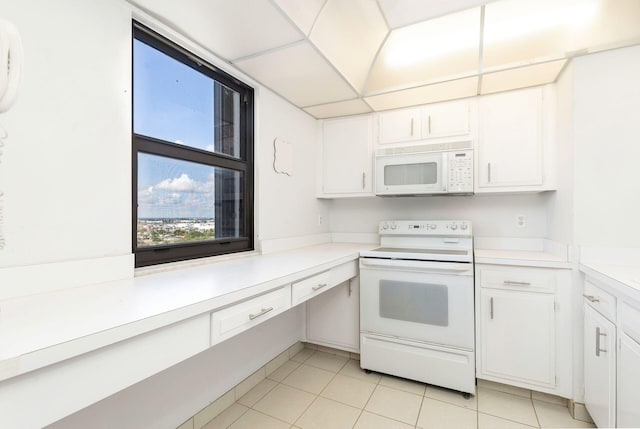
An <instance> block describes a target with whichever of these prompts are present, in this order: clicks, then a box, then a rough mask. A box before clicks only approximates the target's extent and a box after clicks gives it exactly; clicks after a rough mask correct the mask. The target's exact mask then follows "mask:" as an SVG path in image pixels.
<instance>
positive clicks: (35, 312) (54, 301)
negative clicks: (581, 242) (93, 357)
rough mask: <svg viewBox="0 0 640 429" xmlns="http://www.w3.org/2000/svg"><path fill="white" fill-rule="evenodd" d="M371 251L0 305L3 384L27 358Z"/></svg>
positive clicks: (140, 328)
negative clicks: (22, 360) (23, 359)
mask: <svg viewBox="0 0 640 429" xmlns="http://www.w3.org/2000/svg"><path fill="white" fill-rule="evenodd" d="M371 247H375V245H366V244H342V243H331V244H323V245H316V246H310V247H304V248H300V249H295V250H290V251H285V252H279V253H272V254H268V255H256V256H248V257H242V258H238V259H234V260H226V261H220V262H214V263H211V264H207V265H201V266H195V267H189V268H180V269H176V270H172V271H166V272H160V273H156V274H149V275H145V276H142V277H136V278H133V279H128V280H123V281H114V282H108V283H102V284H94V285H89V286H82V287H76V288H71V289H65V290H60V291H55V292H50V293H44V294H39V295H31V296H26V297H20V298H13V299H7V300H3V301H0V380H1V379H6V378H9V377H11V376H13V375H17V374H18V373H22V372H25V371H27V370H29V369H28V368H24V365H22V364H23V363H24V362H21V359H22V358H24V357H25V356H27V355H33V354H34V353H35V354H38V353H40V354H41V353H43V352H46V353H48V355H47V356H57V359H58V360H62V359H63V358H67V357H71V356H73V355H78V354H81V353H85V352H88V351H90V350H94V349H97V348H99V347H102V346H104V345H107V344H112V343H114V342H116V341H120V340H123V339H126V338H130V337H133V336H135V335H139V334H141V333H144V332H149V331H151V330H154V329H158V328H161V327H163V326H167V325H169V324H172V323H175V322H177V321H180V320H185V319H188V318H190V317H194V316H197V315H199V314H203V313H206V312H208V311H212V310H215V309H217V308H221V307H224V306H227V305H230V304H232V303H235V302H238V301H242V300H244V299H247V298H250V297H252V296H256V295H259V294H262V293H264V292H267V291H269V290H272V289H275V288H277V287H280V286H283V285H286V284H287V283H290V282H292V281H296V280H299V279H302V278H304V277H308V276H310V275H313V274H315V273H317V272H320V271H323V270H326V269H330V268H332V267H334V266H337V265H339V264H342V263H345V262H349V261H352V260H355V259H357V258H358V256H359V252H360V250H364V249H369V248H371ZM43 281H46V279H43ZM52 359H53V357H52ZM38 360H41V359H38ZM52 363H53V362H52ZM27 366H28V365H27Z"/></svg>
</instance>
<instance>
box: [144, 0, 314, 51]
mask: <svg viewBox="0 0 640 429" xmlns="http://www.w3.org/2000/svg"><path fill="white" fill-rule="evenodd" d="M132 2H133V3H135V4H137V5H139V6H140V7H142V8H143V9H145V10H147V11H149V12H150V13H151V14H153V15H156V16H159V17H160V18H162V20H163V21H165V22H169V23H171V24H172V26H174V27H175V28H176V29H177V30H179V31H180V32H181V33H183V34H185V35H187V36H189V37H190V38H192V39H193V40H195V41H197V42H198V43H200V44H202V45H203V46H205V47H206V48H208V49H209V50H211V51H212V52H214V53H215V54H217V55H219V56H221V57H222V58H225V59H227V60H231V59H234V58H239V57H244V56H247V55H252V54H255V53H257V52H261V51H264V50H267V49H273V48H275V47H279V46H283V45H287V44H290V43H293V42H296V41H298V40H301V39H302V38H303V36H302V34H301V33H300V31H299V30H298V29H297V28H296V27H295V26H294V25H293V24H292V23H290V22H289V20H288V19H287V18H286V17H284V16H283V15H282V13H281V12H280V11H279V10H278V9H277V7H276V6H274V5H273V4H272V3H271V2H270V1H269V0H233V1H228V0H182V1H179V2H177V1H173V0H133V1H132Z"/></svg>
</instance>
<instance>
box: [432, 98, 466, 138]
mask: <svg viewBox="0 0 640 429" xmlns="http://www.w3.org/2000/svg"><path fill="white" fill-rule="evenodd" d="M423 117H424V118H425V122H426V123H425V126H424V133H423V137H425V138H437V137H453V136H464V135H468V134H469V132H470V126H469V103H468V102H459V103H445V104H437V105H431V106H428V107H426V108H425V109H424V116H423Z"/></svg>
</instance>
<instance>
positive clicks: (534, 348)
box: [480, 289, 556, 387]
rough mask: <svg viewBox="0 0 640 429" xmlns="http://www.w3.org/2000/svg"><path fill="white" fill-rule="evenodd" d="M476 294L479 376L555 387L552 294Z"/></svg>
mask: <svg viewBox="0 0 640 429" xmlns="http://www.w3.org/2000/svg"><path fill="white" fill-rule="evenodd" d="M480 293H481V299H480V307H481V308H480V311H481V327H480V330H481V335H480V336H481V346H480V348H481V353H482V358H481V373H483V374H486V375H491V376H494V377H501V378H505V379H512V380H518V381H522V382H527V383H533V384H538V385H543V386H547V387H555V375H556V368H555V297H554V295H553V294H544V293H529V292H512V291H502V290H495V289H483V290H481V292H480Z"/></svg>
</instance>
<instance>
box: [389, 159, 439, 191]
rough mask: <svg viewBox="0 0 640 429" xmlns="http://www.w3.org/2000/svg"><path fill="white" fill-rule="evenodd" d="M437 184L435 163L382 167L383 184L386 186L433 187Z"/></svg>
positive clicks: (436, 166)
mask: <svg viewBox="0 0 640 429" xmlns="http://www.w3.org/2000/svg"><path fill="white" fill-rule="evenodd" d="M437 183H438V163H437V162H424V163H421V164H398V165H386V166H385V167H384V184H385V185H388V186H402V185H435V184H437Z"/></svg>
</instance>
